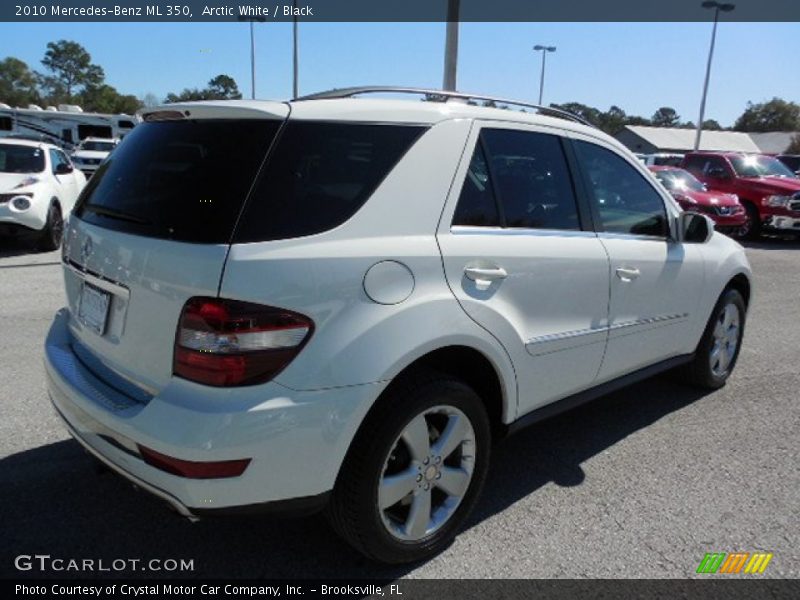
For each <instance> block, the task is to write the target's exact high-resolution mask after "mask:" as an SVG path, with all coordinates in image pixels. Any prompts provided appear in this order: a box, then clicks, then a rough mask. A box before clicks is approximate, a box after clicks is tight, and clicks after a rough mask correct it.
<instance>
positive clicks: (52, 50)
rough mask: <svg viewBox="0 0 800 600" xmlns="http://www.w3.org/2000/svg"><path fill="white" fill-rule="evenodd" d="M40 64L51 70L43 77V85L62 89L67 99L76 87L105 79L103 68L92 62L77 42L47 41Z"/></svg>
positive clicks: (99, 82) (96, 83)
mask: <svg viewBox="0 0 800 600" xmlns="http://www.w3.org/2000/svg"><path fill="white" fill-rule="evenodd" d="M42 64H43V65H44V66H45V67H46V68H47V69H48V70H49V71H50V72H52V75H51V76H49V77H48V76H45V77H44V78H43V83H44V84H45V86H46V87H49V88H51V89H58V90H60V91H62V92H63V94H64V95H65V96H66V98H67V100H71V99H72V96H73V92H75V91H76V89H77V88H79V87H81V88H85V87H87V86H99V85H100V84H102V83H103V80H104V79H105V73H104V72H103V68H102V67H100V66H99V65H95V64H92V57H91V55H90V54H89V53H88V52H87V51H86V49H85V48H84V47H83V46H81V45H80V44H79V43H77V42H71V41H68V40H59V41H58V42H49V43H48V44H47V51H46V52H45V54H44V58H43V59H42Z"/></svg>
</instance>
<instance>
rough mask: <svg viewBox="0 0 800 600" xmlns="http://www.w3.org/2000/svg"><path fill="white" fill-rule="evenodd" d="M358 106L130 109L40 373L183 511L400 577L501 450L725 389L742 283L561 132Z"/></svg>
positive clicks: (735, 271)
mask: <svg viewBox="0 0 800 600" xmlns="http://www.w3.org/2000/svg"><path fill="white" fill-rule="evenodd" d="M373 91H383V92H386V91H387V90H386V89H380V88H376V89H361V88H359V89H350V90H339V91H335V92H331V93H327V94H319V95H316V96H313V97H308V98H305V99H298V100H295V101H292V102H288V103H279V102H261V101H229V102H224V101H221V102H202V103H187V104H173V105H169V106H166V107H160V108H153V109H146V110H145V112H144V113H143V115H142V116H143V119H144V123H143V124H142V125H140V126H138V127H137V128H136V129H135V130H134V131H133V132H132V133H131V134H130V135H129V136H127V138H126V139H125V143H124V144H122V145H121V146H120V147H119V148H118V149H117V150H116V151H115V154H114V160H112V161H109V162H106V163H104V164H103V165H102V166H101V167H100V169H99V170H98V172H97V174H96V175H95V176H94V177H93V178H92V179H91V180H90V182H89V185H88V187H87V190H86V193H85V194H84V195H83V197H82V199H81V201H80V203H79V204H78V206H77V207H76V209H75V213H74V217H73V219H72V220H71V221H70V224H69V228H68V231H67V235H66V238H65V242H64V250H63V262H64V277H65V284H66V291H67V297H68V302H69V306H68V307H67V308H65V309H63V310H62V311H60V312H59V313H58V314H57V316H56V318H55V322H54V323H53V325H52V329H51V331H50V333H49V336H48V339H47V342H46V368H47V376H48V380H49V381H48V383H49V391H50V396H51V399H52V402H53V404H54V406H55V408H56V410H57V411H58V413H59V414H60V415H61V417H62V418H63V420H64V422H65V423H66V425H67V427H68V428H69V430H70V432H71V433H72V435H73V436H75V438H76V439H77V440H78V441H79V442H80V443H81V444H83V445H84V446H85V447H86V449H87V450H89V452H91V453H92V454H94V455H95V456H96V457H97V458H99V459H100V460H101V461H103V462H105V463H106V464H107V465H108V466H110V467H111V468H112V469H113V470H115V471H117V472H119V473H120V474H122V475H124V476H125V477H127V478H128V479H130V480H131V481H133V482H134V483H135V484H136V485H137V486H138V487H140V488H143V489H145V490H148V491H149V492H152V493H153V494H155V495H157V496H159V497H161V498H162V499H164V500H166V501H167V502H168V503H169V504H170V505H171V506H172V507H173V508H175V509H176V510H177V511H178V512H179V513H181V514H182V515H184V516H187V517H190V518H197V517H204V516H210V515H217V514H226V513H241V512H252V511H260V510H275V511H293V512H313V511H315V510H320V509H323V508H326V509H327V512H328V514H329V516H330V518H331V521H332V523H333V525H334V526H335V528H336V529H337V530H338V531H339V532H340V533H341V534H342V535H343V536H344V537H345V538H346V539H347V540H348V541H349V542H350V543H351V544H353V545H354V546H355V547H356V548H358V549H359V550H360V551H362V552H363V553H365V554H366V555H368V556H370V557H372V558H375V559H378V560H381V561H386V562H404V561H411V560H416V559H420V558H424V557H427V556H430V555H431V554H433V553H435V552H437V551H439V550H441V549H442V548H443V547H444V546H445V545H446V544H447V543H448V542H449V541H450V540H451V539H452V537H453V536H454V535H455V533H456V532H457V530H458V528H459V527H460V526H461V524H462V523H463V522H464V520H465V518H466V517H467V515H468V514H469V512H470V511H471V509H472V508H473V506H474V504H475V502H476V500H477V498H478V495H479V493H480V490H481V487H482V485H483V483H484V479H485V477H486V472H487V468H488V465H489V453H490V448H491V445H492V442H493V441H495V440H497V439H500V438H501V437H502V436H503V435H505V434H507V433H509V432H510V431H513V430H515V429H517V428H519V427H521V426H523V425H525V424H529V423H532V422H535V421H538V420H540V419H542V418H545V417H547V416H549V415H552V414H554V413H556V412H558V411H559V410H563V409H565V408H568V407H571V406H574V405H576V404H577V403H579V402H582V401H585V400H588V399H591V398H593V397H596V396H598V395H600V394H601V393H605V392H607V391H610V390H612V389H616V388H617V387H620V386H622V385H625V384H628V383H630V382H633V381H636V380H639V379H642V378H645V377H647V376H650V375H652V374H654V373H657V372H659V371H662V370H665V369H669V368H674V367H682V368H683V369H684V370H685V373H686V375H687V376H688V377H689V378H690V379H691V380H692V381H694V382H696V383H698V384H699V385H702V386H705V387H709V388H716V387H719V386H722V385H724V383H725V381H726V379H727V378H728V376H729V375H730V374H731V371H732V370H733V368H734V365H735V364H736V357H737V356H738V352H739V347H740V343H741V339H742V333H743V329H744V323H745V316H746V310H747V305H748V302H749V300H750V293H751V292H750V286H751V283H750V281H751V277H750V268H749V266H748V263H747V259H746V258H745V255H744V252H743V250H742V247H741V246H739V245H738V244H737V243H736V242H734V241H732V240H731V239H729V238H727V237H725V236H723V235H719V234H715V233H714V232H713V227H712V225H711V224H710V222H709V221H708V219H707V218H706V217H704V216H701V215H696V214H691V213H681V211H680V209H679V207H678V206H677V205H676V204H675V202H674V201H673V200H672V198H671V197H670V195H669V194H668V193H666V192H665V191H664V189H663V188H662V187H661V186H660V185H658V183H657V182H656V181H655V180H654V179H653V178H652V176H651V175H650V173H649V172H648V171H647V169H646V168H645V167H644V166H643V165H641V163H640V162H639V161H637V160H636V159H635V158H634V156H633V155H632V154H631V153H630V152H629V151H628V150H626V149H625V148H624V147H623V146H621V145H620V144H619V143H617V142H616V141H615V140H613V139H612V138H610V137H609V136H607V135H604V134H603V133H601V132H599V131H597V130H596V129H593V128H591V127H588V126H586V125H583V124H581V123H578V122H576V121H575V119H574V118H572V120H571V119H570V118H558V117H554V116H545V115H544V114H533V113H532V112H531V111H529V112H521V111H516V110H503V109H500V108H486V107H481V106H475V105H473V104H472V103H468V102H465V100H468V99H470V98H472V97H470V96H466V95H462V94H455V93H446V92H428V95H427V100H428V101H426V102H407V101H404V100H400V99H387V98H377V99H376V98H373V99H365V98H360V97H357V96H361V95H366V93H367V92H373ZM389 91H395V92H397V93H398V94H399V93H401V92H403V93H405V92H408V93H411V92H414V91H417V90H400V89H397V90H389ZM549 111H550V110H549V109H547V110H545V109H541V112H542V113H545V112H549ZM561 116H562V117H570V116H569V115H566V114H565V115H561ZM519 466H520V468H525V465H524V464H523V462H522V461H521V462H520V465H519Z"/></svg>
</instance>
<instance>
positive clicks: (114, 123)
mask: <svg viewBox="0 0 800 600" xmlns="http://www.w3.org/2000/svg"><path fill="white" fill-rule="evenodd" d="M136 123H137V117H135V116H131V115H125V114H119V115H111V114H103V113H89V112H83V109H81V107H80V106H76V105H72V104H59V105H58V106H57V107H56V106H48V107H47V108H45V109H42V107H40V106H37V105H35V104H29V105H28V107H27V108H12V107H10V106H8V105H7V104H0V137H2V136H8V135H15V136H20V135H22V136H35V137H37V138H40V139H45V140H47V141H49V142H53V143H57V144H59V145H62V146H65V147H67V148H72V147H73V146H75V145H77V144H78V143H80V142H81V140H84V139H86V138H87V137H99V138H109V139H122V138H123V137H125V135H126V134H127V133H128V132H130V131H131V130H132V129H133V128H134V127H135V126H136Z"/></svg>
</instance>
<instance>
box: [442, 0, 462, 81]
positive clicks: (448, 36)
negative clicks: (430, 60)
mask: <svg viewBox="0 0 800 600" xmlns="http://www.w3.org/2000/svg"><path fill="white" fill-rule="evenodd" d="M458 10H459V0H447V30H446V32H445V40H444V80H443V82H442V89H443V90H448V91H455V89H456V66H457V65H458Z"/></svg>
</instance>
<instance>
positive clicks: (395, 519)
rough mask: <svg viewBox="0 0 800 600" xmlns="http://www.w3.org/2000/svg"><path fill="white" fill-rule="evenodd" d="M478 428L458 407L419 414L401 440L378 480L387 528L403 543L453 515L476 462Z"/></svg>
mask: <svg viewBox="0 0 800 600" xmlns="http://www.w3.org/2000/svg"><path fill="white" fill-rule="evenodd" d="M475 452H476V448H475V431H474V429H473V427H472V423H470V420H469V418H467V416H466V415H465V414H464V413H463V412H461V411H460V410H459V409H457V408H455V407H453V406H435V407H432V408H430V409H427V410H425V411H424V412H422V413H420V414H418V415H417V416H416V417H414V418H413V419H412V420H411V421H410V422H409V423H408V425H406V427H405V429H403V431H402V433H401V434H400V435H399V436H398V438H397V439H396V440H395V442H394V444H393V445H392V449H391V451H390V452H389V456H388V457H387V459H386V461H385V464H384V468H383V472H382V475H381V478H380V481H379V484H378V509H379V511H380V515H381V520H382V522H383V525H384V527H385V528H386V530H387V531H388V532H389V534H390V535H392V536H393V537H394V538H396V539H398V540H400V541H417V540H420V539H422V538H424V537H427V536H429V535H431V534H433V533H435V532H436V531H437V530H438V529H440V528H441V527H442V526H443V525H444V524H445V523H447V521H448V520H449V519H450V518H451V517H452V516H453V514H454V513H455V512H456V510H457V509H458V506H459V505H460V504H461V501H462V499H463V498H464V495H465V494H466V493H467V490H468V489H469V485H470V482H471V481H472V475H473V470H474V466H475Z"/></svg>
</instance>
